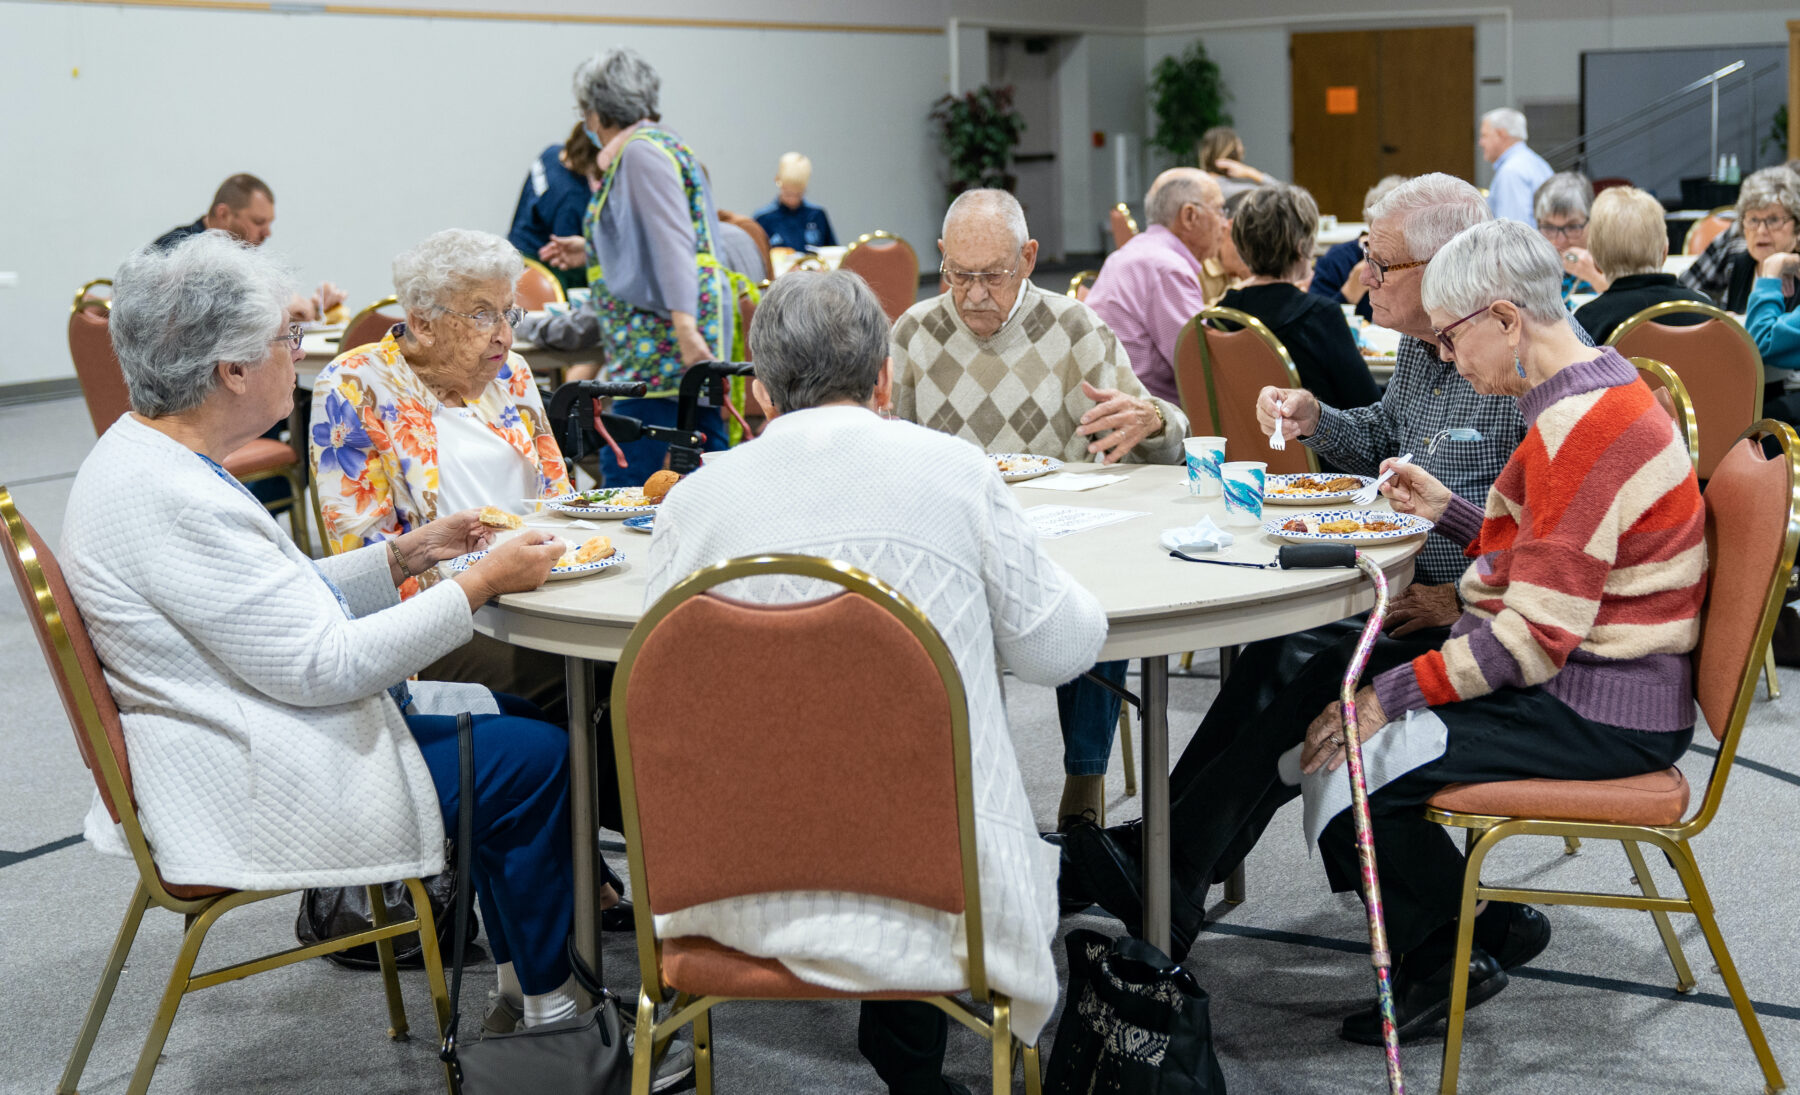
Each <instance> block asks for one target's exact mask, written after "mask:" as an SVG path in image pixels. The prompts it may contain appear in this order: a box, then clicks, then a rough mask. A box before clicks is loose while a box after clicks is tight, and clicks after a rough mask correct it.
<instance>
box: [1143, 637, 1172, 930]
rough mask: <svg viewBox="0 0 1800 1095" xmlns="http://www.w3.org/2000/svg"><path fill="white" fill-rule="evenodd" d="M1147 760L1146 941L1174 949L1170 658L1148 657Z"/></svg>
mask: <svg viewBox="0 0 1800 1095" xmlns="http://www.w3.org/2000/svg"><path fill="white" fill-rule="evenodd" d="M1142 687H1143V693H1142V701H1143V702H1142V705H1141V706H1140V707H1139V708H1138V716H1139V725H1140V726H1141V727H1142V728H1143V730H1142V733H1143V735H1144V739H1143V745H1144V747H1143V749H1141V750H1139V753H1140V755H1141V756H1142V757H1143V764H1142V765H1141V768H1140V771H1139V772H1138V789H1139V791H1140V793H1141V794H1142V795H1143V800H1144V940H1145V941H1146V942H1148V943H1149V944H1150V945H1151V946H1154V947H1157V948H1160V949H1161V950H1162V951H1163V952H1164V953H1167V952H1168V950H1169V659H1168V656H1167V655H1163V654H1159V655H1157V656H1156V657H1154V658H1145V659H1144V660H1143V670H1142Z"/></svg>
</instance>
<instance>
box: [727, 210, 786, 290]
mask: <svg viewBox="0 0 1800 1095" xmlns="http://www.w3.org/2000/svg"><path fill="white" fill-rule="evenodd" d="M719 219H720V220H722V221H724V222H726V223H727V224H735V225H737V226H738V227H739V228H742V229H743V230H744V234H745V235H747V236H749V237H750V241H751V242H752V243H754V244H756V250H757V251H758V252H760V253H761V254H762V264H763V270H762V277H761V278H758V279H757V280H758V281H761V280H765V279H768V278H772V277H774V276H775V262H774V260H773V259H772V258H771V257H770V255H769V234H768V233H767V232H765V231H763V226H762V225H760V224H757V223H756V218H755V217H746V216H745V215H744V214H742V213H732V212H729V211H727V210H724V209H721V210H719Z"/></svg>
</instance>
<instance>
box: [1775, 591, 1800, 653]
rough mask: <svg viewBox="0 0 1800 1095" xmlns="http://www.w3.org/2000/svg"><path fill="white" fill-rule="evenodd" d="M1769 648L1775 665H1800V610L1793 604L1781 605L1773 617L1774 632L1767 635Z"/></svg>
mask: <svg viewBox="0 0 1800 1095" xmlns="http://www.w3.org/2000/svg"><path fill="white" fill-rule="evenodd" d="M1769 650H1770V651H1771V652H1773V653H1774V655H1775V664H1776V665H1785V666H1788V667H1790V668H1793V667H1796V666H1800V612H1796V611H1794V606H1793V605H1783V606H1782V608H1781V611H1780V613H1778V614H1777V615H1776V617H1775V633H1774V634H1773V635H1771V636H1770V637H1769Z"/></svg>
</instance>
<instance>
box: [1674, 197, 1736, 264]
mask: <svg viewBox="0 0 1800 1095" xmlns="http://www.w3.org/2000/svg"><path fill="white" fill-rule="evenodd" d="M1736 221H1737V207H1736V206H1734V205H1721V206H1719V207H1718V208H1717V209H1715V210H1713V211H1712V212H1710V213H1708V214H1707V215H1706V216H1704V217H1701V218H1700V219H1699V220H1697V221H1695V222H1694V223H1693V224H1692V225H1689V226H1688V230H1687V235H1686V236H1685V237H1683V238H1682V241H1681V253H1682V254H1684V255H1698V254H1699V253H1700V252H1702V251H1704V250H1706V245H1707V244H1709V243H1711V242H1712V241H1713V240H1715V239H1718V238H1719V233H1721V232H1723V231H1725V230H1726V229H1727V228H1730V227H1731V226H1732V224H1733V223H1735V222H1736Z"/></svg>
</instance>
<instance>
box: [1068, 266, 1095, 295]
mask: <svg viewBox="0 0 1800 1095" xmlns="http://www.w3.org/2000/svg"><path fill="white" fill-rule="evenodd" d="M1099 276H1100V271H1098V270H1083V271H1081V272H1080V273H1078V274H1076V275H1075V276H1074V277H1072V278H1070V279H1069V291H1068V295H1069V296H1072V297H1074V298H1075V299H1076V300H1086V299H1087V295H1088V292H1089V290H1091V289H1093V287H1094V279H1095V278H1097V277H1099Z"/></svg>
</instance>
